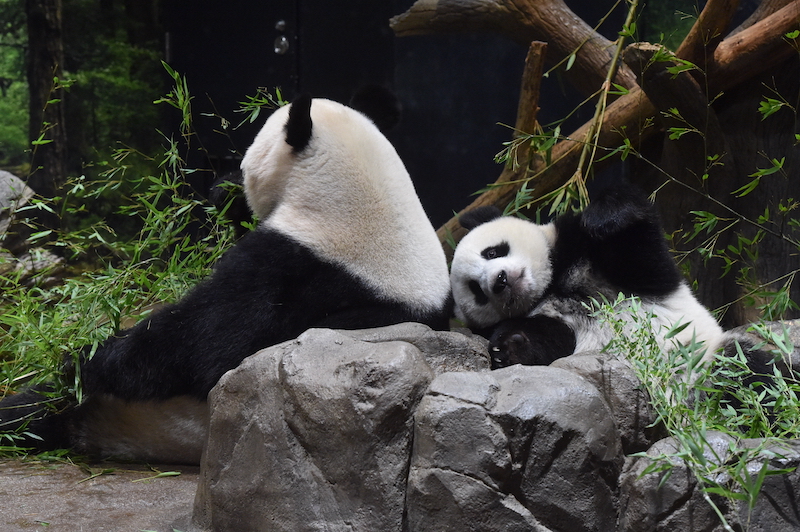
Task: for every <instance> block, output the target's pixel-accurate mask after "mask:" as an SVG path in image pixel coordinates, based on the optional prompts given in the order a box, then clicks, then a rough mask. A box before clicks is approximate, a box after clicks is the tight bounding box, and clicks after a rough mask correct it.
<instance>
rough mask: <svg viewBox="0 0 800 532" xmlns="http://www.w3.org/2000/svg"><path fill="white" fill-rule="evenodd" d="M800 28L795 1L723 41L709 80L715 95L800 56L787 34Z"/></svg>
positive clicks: (718, 48) (716, 53)
mask: <svg viewBox="0 0 800 532" xmlns="http://www.w3.org/2000/svg"><path fill="white" fill-rule="evenodd" d="M797 29H800V1H797V0H795V1H794V2H792V3H790V4H789V5H787V6H785V7H783V8H781V9H779V10H778V11H776V12H775V13H773V14H772V15H770V16H768V17H766V18H764V19H762V20H761V21H759V22H758V23H756V24H754V25H752V26H750V27H749V28H747V29H745V30H742V31H740V32H739V33H737V34H736V35H733V36H732V37H729V38H727V39H725V40H724V41H722V42H721V43H720V45H719V46H718V47H717V49H716V50H715V51H714V61H713V63H712V64H710V65H709V72H708V79H709V84H710V87H711V90H710V91H709V94H711V95H714V94H716V93H717V92H719V91H724V90H725V89H726V88H728V87H731V86H733V85H734V84H735V83H738V82H740V81H741V80H742V79H744V78H750V77H752V76H754V75H756V74H758V73H761V72H764V71H766V70H769V69H771V68H773V67H775V66H777V65H779V64H781V63H782V62H783V61H784V60H785V59H786V58H787V57H789V55H791V54H793V53H797V52H796V50H795V49H794V48H793V46H792V44H791V43H789V42H787V40H786V39H785V38H784V35H786V34H787V33H789V32H791V31H794V30H797Z"/></svg>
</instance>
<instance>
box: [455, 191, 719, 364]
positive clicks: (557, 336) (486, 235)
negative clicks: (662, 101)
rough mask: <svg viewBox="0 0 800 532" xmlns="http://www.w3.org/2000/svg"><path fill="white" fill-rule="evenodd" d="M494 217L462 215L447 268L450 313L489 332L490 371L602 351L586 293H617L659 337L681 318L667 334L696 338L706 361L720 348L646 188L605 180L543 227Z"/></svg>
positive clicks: (611, 296) (604, 333) (603, 334)
mask: <svg viewBox="0 0 800 532" xmlns="http://www.w3.org/2000/svg"><path fill="white" fill-rule="evenodd" d="M500 214H501V213H500V211H499V210H497V209H494V208H486V207H484V208H479V209H476V210H473V211H471V212H467V213H465V214H464V215H462V217H461V218H460V223H461V225H462V226H463V227H464V228H466V229H469V232H468V233H467V234H466V235H465V236H464V238H463V239H462V240H461V241H460V242H459V244H458V246H457V247H456V249H455V252H454V255H453V261H452V266H451V273H450V282H451V287H452V291H453V298H454V302H455V314H456V317H457V318H458V319H460V320H461V321H463V322H464V323H465V324H466V325H467V326H469V327H471V328H473V329H475V330H477V331H478V332H480V333H482V334H484V335H486V336H487V337H488V338H489V340H490V342H489V349H490V354H491V357H492V366H493V367H494V368H498V367H504V366H508V365H512V364H529V365H533V364H550V363H551V362H553V361H554V360H555V359H557V358H561V357H564V356H568V355H571V354H573V353H576V352H582V351H590V350H599V349H602V348H603V347H604V346H605V345H606V344H607V343H608V341H609V340H610V339H611V333H610V329H609V328H608V327H604V326H603V325H602V324H601V323H600V322H599V321H598V320H596V319H594V318H593V317H592V313H591V311H590V308H591V304H592V300H595V301H601V300H602V299H603V298H605V299H607V300H609V301H614V300H615V299H616V297H617V295H618V293H620V292H622V293H623V294H625V295H626V296H638V297H639V298H640V299H641V301H642V309H643V310H644V311H645V312H647V311H650V312H652V314H653V316H654V318H653V319H654V324H653V325H654V330H655V331H656V333H657V338H659V339H660V340H662V342H663V341H664V340H665V337H666V333H667V332H668V330H669V328H670V327H672V326H673V325H680V324H688V325H687V326H686V327H685V328H684V329H683V330H682V331H681V332H680V333H679V334H677V335H676V337H675V338H676V340H677V341H678V342H682V343H685V344H686V343H689V342H690V341H692V340H693V339H695V340H696V341H698V342H703V344H704V347H705V349H706V352H705V358H706V360H707V359H709V358H711V357H712V356H713V354H714V352H715V351H716V350H717V348H718V347H720V346H721V345H722V342H723V341H724V333H723V331H722V329H721V327H720V326H719V325H718V324H717V322H716V320H715V319H714V317H713V316H712V315H711V314H710V313H709V311H708V310H707V309H706V308H705V307H704V306H703V305H702V304H700V302H698V301H697V299H696V298H695V296H694V295H693V294H692V292H691V290H690V288H689V286H688V285H687V283H686V282H685V281H684V280H683V279H682V277H681V274H680V272H679V270H678V268H677V265H676V263H675V261H674V260H673V258H672V256H671V255H670V253H669V249H668V247H667V243H666V240H665V238H664V232H663V230H662V228H661V225H660V222H659V219H658V215H657V213H656V211H655V208H654V207H653V205H652V204H651V203H650V202H649V201H648V200H647V198H646V197H645V196H644V195H642V194H640V193H637V192H636V191H634V190H632V189H630V188H625V187H616V186H615V187H611V188H609V189H607V190H606V191H604V192H603V193H601V194H600V195H599V196H598V197H597V198H595V199H594V200H593V201H592V202H591V203H590V205H589V206H588V207H587V208H586V209H585V210H584V211H583V212H581V213H579V214H567V215H563V216H561V217H559V218H557V219H556V220H555V221H554V222H551V223H548V224H542V225H540V224H536V223H533V222H530V221H527V220H523V219H521V218H515V217H510V216H500ZM665 345H666V344H665Z"/></svg>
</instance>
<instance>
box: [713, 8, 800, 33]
mask: <svg viewBox="0 0 800 532" xmlns="http://www.w3.org/2000/svg"><path fill="white" fill-rule="evenodd" d="M792 2H797V0H761V3H760V4H758V7H756V9H755V11H753V14H751V15H750V16H749V17H747V20H745V21H744V22H742V23H741V24H740V25H739V26H738V27H737V28H734V29H733V30H731V32H730V33H729V34H728V37H733V36H734V35H736V34H737V33H739V32H740V31H743V30H746V29H747V28H749V27H750V26H752V25H753V24H755V23H757V22H759V21H761V20H764V19H765V18H767V17H768V16H770V15H771V14H773V13H775V12H776V11H778V10H780V9H781V8H782V7H784V6H788V5H789V4H791V3H792Z"/></svg>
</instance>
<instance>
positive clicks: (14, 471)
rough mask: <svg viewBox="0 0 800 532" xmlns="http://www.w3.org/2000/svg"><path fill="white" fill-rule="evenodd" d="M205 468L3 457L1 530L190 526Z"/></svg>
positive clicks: (163, 530) (136, 531)
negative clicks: (4, 458)
mask: <svg viewBox="0 0 800 532" xmlns="http://www.w3.org/2000/svg"><path fill="white" fill-rule="evenodd" d="M199 472H200V468H199V467H191V466H163V467H162V466H159V467H148V466H143V465H137V464H118V463H92V464H88V465H85V464H81V465H74V464H71V463H64V462H54V463H46V462H38V461H21V460H0V531H2V532H16V531H40V532H100V531H115V532H116V531H119V532H140V531H155V532H173V531H175V530H178V531H183V530H187V529H188V527H189V522H190V518H191V512H192V504H193V502H194V494H195V489H196V488H197V481H198V475H199Z"/></svg>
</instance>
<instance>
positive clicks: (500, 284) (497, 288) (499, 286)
mask: <svg viewBox="0 0 800 532" xmlns="http://www.w3.org/2000/svg"><path fill="white" fill-rule="evenodd" d="M506 286H508V277H507V276H506V272H505V270H503V271H501V272H500V273H498V274H497V277H496V278H495V280H494V286H492V292H494V293H495V294H499V293H500V292H502V291H503V290H505V289H506Z"/></svg>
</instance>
